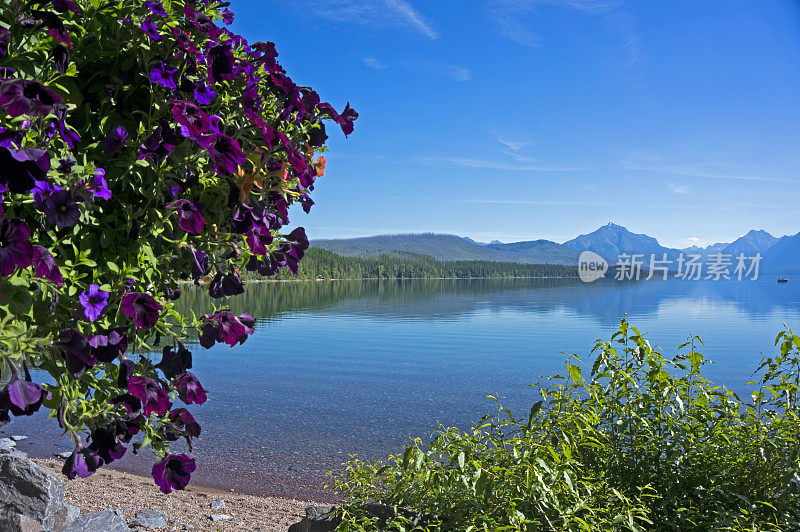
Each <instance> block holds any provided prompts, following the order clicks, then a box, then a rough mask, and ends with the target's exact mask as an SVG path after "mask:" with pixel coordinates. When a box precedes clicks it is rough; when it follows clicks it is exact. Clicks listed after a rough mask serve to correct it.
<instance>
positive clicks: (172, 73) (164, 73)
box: [150, 61, 178, 89]
mask: <svg viewBox="0 0 800 532" xmlns="http://www.w3.org/2000/svg"><path fill="white" fill-rule="evenodd" d="M177 73H178V69H177V68H168V67H167V66H166V65H164V62H163V61H159V62H158V63H156V66H155V67H153V68H152V69H151V70H150V81H152V82H153V83H156V84H158V85H163V86H164V87H166V88H168V89H176V88H178V81H177V79H176V75H177Z"/></svg>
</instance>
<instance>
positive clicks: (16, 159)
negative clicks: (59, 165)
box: [0, 146, 50, 194]
mask: <svg viewBox="0 0 800 532" xmlns="http://www.w3.org/2000/svg"><path fill="white" fill-rule="evenodd" d="M48 170H50V156H49V155H48V154H47V152H46V151H44V150H37V149H33V148H31V149H27V150H12V149H8V148H7V147H5V146H0V185H3V186H5V187H6V188H7V189H8V190H10V191H11V192H15V193H18V194H22V193H25V192H28V191H29V190H31V189H32V188H33V186H34V184H35V182H36V181H37V180H43V179H45V177H46V176H47V171H48Z"/></svg>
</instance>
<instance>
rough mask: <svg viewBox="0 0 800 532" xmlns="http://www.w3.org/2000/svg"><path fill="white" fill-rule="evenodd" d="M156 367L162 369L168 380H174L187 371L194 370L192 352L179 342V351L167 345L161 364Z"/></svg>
mask: <svg viewBox="0 0 800 532" xmlns="http://www.w3.org/2000/svg"><path fill="white" fill-rule="evenodd" d="M155 367H156V368H158V369H160V370H161V371H162V372H163V373H164V376H165V377H166V378H168V379H173V378H175V377H176V376H178V375H180V374H182V373H183V372H185V371H186V370H187V369H192V352H191V351H189V350H188V349H186V347H185V346H184V345H183V344H182V343H181V342H178V348H177V349H175V348H174V347H173V346H171V345H166V346H164V349H163V355H162V357H161V362H159V363H158V364H156V366H155Z"/></svg>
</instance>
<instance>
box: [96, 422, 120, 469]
mask: <svg viewBox="0 0 800 532" xmlns="http://www.w3.org/2000/svg"><path fill="white" fill-rule="evenodd" d="M89 438H90V439H91V440H92V443H90V444H89V449H90V450H91V451H94V452H95V453H97V456H99V457H100V458H101V459H102V460H103V462H104V463H106V464H110V463H111V462H113V461H114V460H119V459H120V458H122V457H123V456H125V451H127V450H128V449H127V447H125V446H124V445H122V444H121V443H120V442H119V441H117V435H116V434H115V433H114V432H113V431H111V430H108V429H95V430H93V431H92V434H91V435H90V436H89Z"/></svg>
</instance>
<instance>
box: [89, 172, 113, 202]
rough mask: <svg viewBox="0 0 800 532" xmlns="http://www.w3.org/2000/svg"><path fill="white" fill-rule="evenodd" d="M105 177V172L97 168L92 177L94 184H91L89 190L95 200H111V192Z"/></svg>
mask: <svg viewBox="0 0 800 532" xmlns="http://www.w3.org/2000/svg"><path fill="white" fill-rule="evenodd" d="M105 175H106V171H105V170H103V169H102V168H97V169H96V170H95V171H94V175H93V176H92V182H91V183H90V184H89V190H91V192H92V194H93V195H94V197H95V198H101V199H104V200H108V199H111V190H109V189H108V183H107V182H106V178H105Z"/></svg>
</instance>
